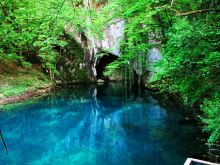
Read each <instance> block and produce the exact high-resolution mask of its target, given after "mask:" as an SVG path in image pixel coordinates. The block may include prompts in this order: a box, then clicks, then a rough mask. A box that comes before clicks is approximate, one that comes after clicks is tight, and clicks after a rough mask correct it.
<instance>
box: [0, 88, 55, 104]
mask: <svg viewBox="0 0 220 165" xmlns="http://www.w3.org/2000/svg"><path fill="white" fill-rule="evenodd" d="M52 90H53V87H52V86H47V87H41V88H38V89H35V90H30V91H27V92H25V93H22V94H20V95H15V96H8V97H5V98H2V99H0V105H6V104H11V103H16V102H20V101H23V100H27V99H29V98H32V97H38V96H41V95H43V94H45V93H48V92H50V91H52Z"/></svg>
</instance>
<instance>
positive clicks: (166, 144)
mask: <svg viewBox="0 0 220 165" xmlns="http://www.w3.org/2000/svg"><path fill="white" fill-rule="evenodd" d="M137 91H138V90H136V92H133V93H129V92H128V91H127V90H126V89H125V88H124V87H123V85H122V84H110V85H108V86H107V85H104V86H95V85H89V86H88V85H87V86H83V85H78V86H73V87H68V88H62V89H58V90H56V91H54V92H53V93H51V94H49V95H47V96H44V97H41V98H39V99H37V100H36V99H35V100H33V101H32V102H30V101H29V102H24V103H22V104H16V105H14V106H13V107H12V106H11V107H3V108H2V110H1V111H0V129H1V130H2V133H3V136H4V139H5V142H6V144H7V147H8V152H9V153H8V155H6V153H5V151H4V147H3V145H2V142H1V141H0V164H2V165H7V164H8V165H13V164H19V165H20V164H21V165H23V164H34V165H35V164H36V165H37V164H39V165H44V164H45V165H49V164H54V165H60V164H62V165H90V164H91V165H102V164H103V165H143V164H145V165H182V164H183V163H184V161H185V160H186V158H187V157H197V156H198V155H201V153H202V152H204V150H203V149H204V148H203V144H202V143H201V142H200V140H199V139H198V138H196V137H197V136H198V131H197V130H196V129H195V126H193V125H192V124H187V123H184V122H183V121H184V120H183V119H184V118H185V117H186V116H185V115H186V114H183V113H182V110H181V109H180V108H179V107H178V106H176V105H175V104H174V103H173V101H170V100H168V99H165V98H161V97H160V96H155V95H152V94H151V93H150V92H149V91H143V90H142V94H138V93H137ZM6 109H7V110H6Z"/></svg>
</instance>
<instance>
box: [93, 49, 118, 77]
mask: <svg viewBox="0 0 220 165" xmlns="http://www.w3.org/2000/svg"><path fill="white" fill-rule="evenodd" d="M117 59H118V57H117V56H115V55H113V54H110V53H108V54H106V55H104V56H102V57H101V58H100V59H99V60H98V63H97V65H96V71H97V79H103V80H109V77H108V76H105V75H104V71H105V68H106V66H108V65H109V64H110V63H112V62H114V61H115V60H117Z"/></svg>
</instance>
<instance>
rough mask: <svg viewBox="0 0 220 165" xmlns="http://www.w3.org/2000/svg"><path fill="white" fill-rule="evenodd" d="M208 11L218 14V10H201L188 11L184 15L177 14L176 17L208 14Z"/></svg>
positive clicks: (219, 10)
mask: <svg viewBox="0 0 220 165" xmlns="http://www.w3.org/2000/svg"><path fill="white" fill-rule="evenodd" d="M209 11H216V12H220V9H202V10H195V11H188V12H185V13H179V12H177V16H186V15H190V14H198V13H204V12H209Z"/></svg>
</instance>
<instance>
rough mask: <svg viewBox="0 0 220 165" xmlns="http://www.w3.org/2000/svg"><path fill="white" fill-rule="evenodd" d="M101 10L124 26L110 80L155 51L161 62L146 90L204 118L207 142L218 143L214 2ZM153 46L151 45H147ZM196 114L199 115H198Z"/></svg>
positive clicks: (117, 5) (218, 36) (218, 42)
mask: <svg viewBox="0 0 220 165" xmlns="http://www.w3.org/2000/svg"><path fill="white" fill-rule="evenodd" d="M105 10H112V11H114V12H112V13H113V14H112V15H111V17H113V18H114V17H120V18H123V19H125V20H126V22H127V24H126V29H125V33H126V40H125V41H124V42H123V43H122V56H121V57H120V59H119V60H118V61H116V62H115V63H113V64H111V65H110V66H109V67H108V70H107V72H106V74H111V73H112V72H113V71H114V69H116V68H118V67H120V66H126V65H127V66H128V65H129V63H132V60H133V59H135V60H139V61H140V62H141V63H142V65H143V67H145V65H146V64H145V61H146V59H145V58H144V57H145V56H146V54H147V51H148V50H149V49H150V48H151V47H160V49H161V50H162V54H163V59H162V60H161V61H160V62H159V63H158V64H157V65H156V66H155V74H154V76H153V77H152V78H151V80H150V84H149V82H148V84H147V86H149V87H150V86H151V87H154V88H159V89H160V91H169V92H170V93H174V94H178V95H180V96H181V98H182V100H183V102H184V103H185V104H186V105H192V106H198V105H200V106H201V107H200V109H201V111H202V112H203V113H204V117H203V119H202V120H203V121H204V122H205V123H206V124H207V127H205V129H204V130H205V131H208V132H211V136H210V138H209V142H210V143H212V142H219V139H220V138H219V137H220V123H219V121H220V107H219V98H220V77H219V76H218V75H220V53H219V48H220V30H219V29H220V23H219V18H220V14H219V11H220V6H219V4H218V2H217V1H215V0H214V1H213V0H199V1H189V0H181V1H175V0H172V1H164V0H157V1H148V0H147V1H146V0H135V1H134V0H132V1H131V0H130V1H129V0H126V3H125V1H124V0H113V1H111V3H110V4H109V6H107V7H106V9H105ZM149 40H153V41H156V42H149ZM198 113H200V112H198Z"/></svg>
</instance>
